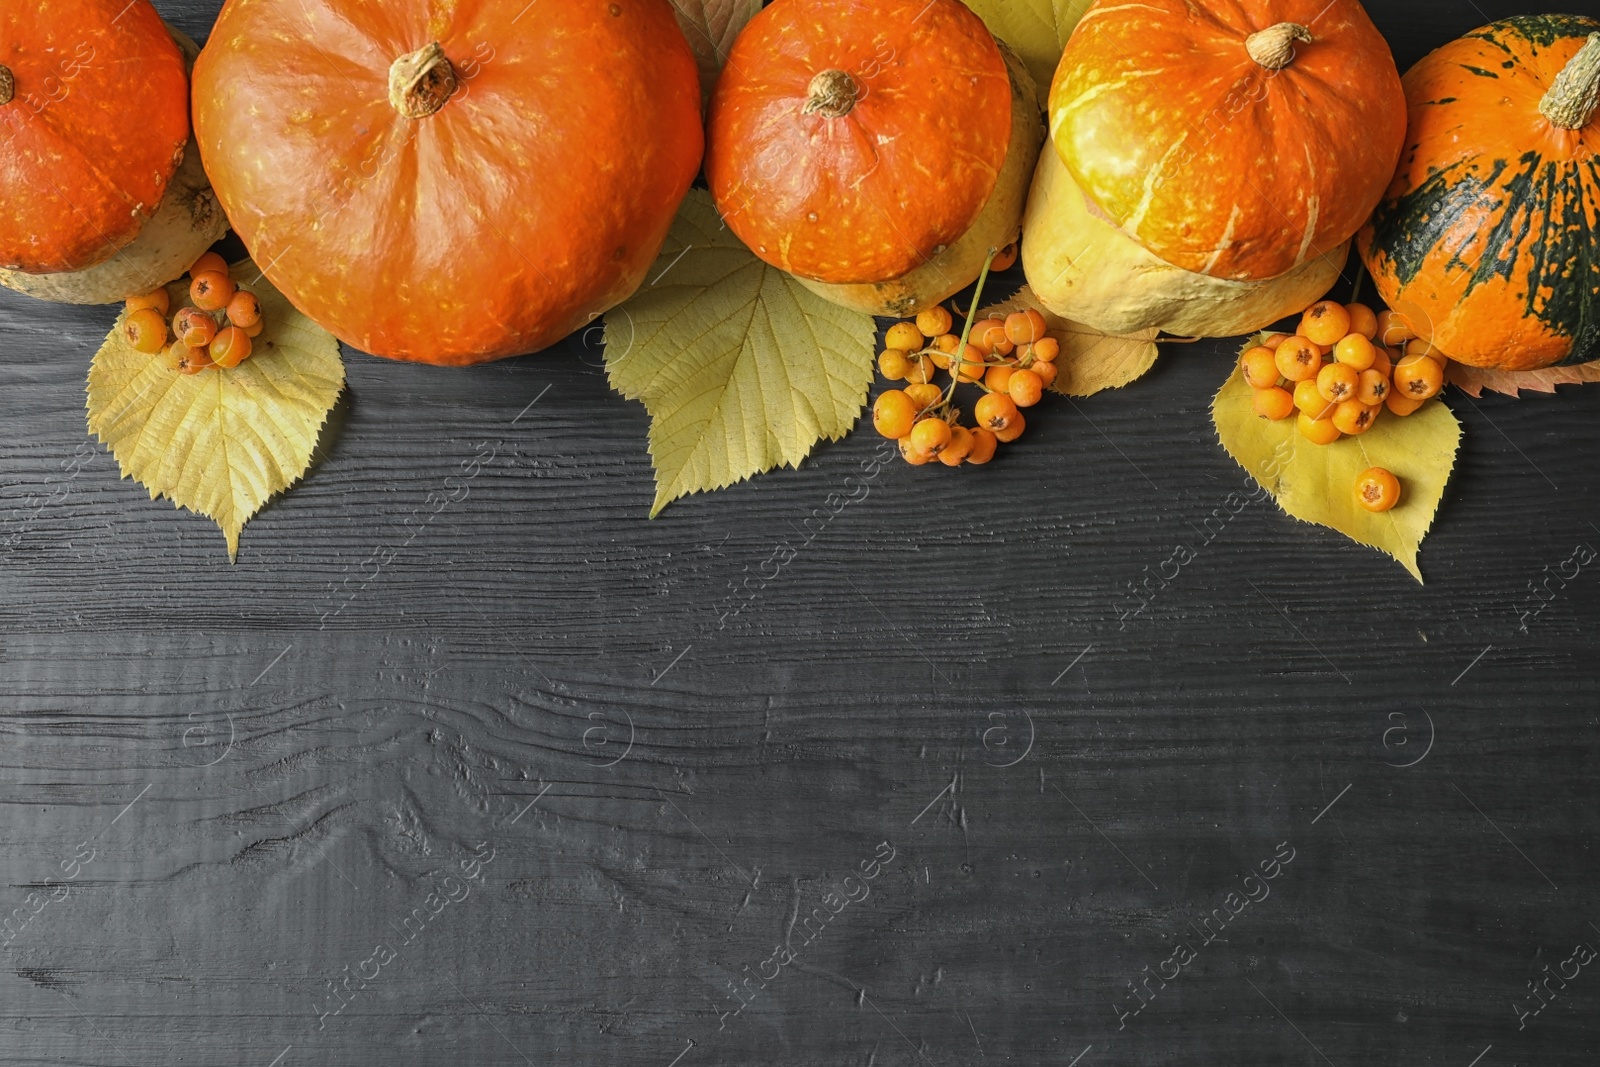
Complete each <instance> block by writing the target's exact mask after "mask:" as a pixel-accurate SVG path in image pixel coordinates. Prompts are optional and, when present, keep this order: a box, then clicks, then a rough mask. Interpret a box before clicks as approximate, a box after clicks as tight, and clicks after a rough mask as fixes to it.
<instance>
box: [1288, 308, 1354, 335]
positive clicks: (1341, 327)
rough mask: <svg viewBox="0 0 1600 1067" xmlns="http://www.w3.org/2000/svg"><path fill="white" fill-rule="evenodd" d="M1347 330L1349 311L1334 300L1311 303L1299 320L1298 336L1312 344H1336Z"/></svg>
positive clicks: (1348, 328)
mask: <svg viewBox="0 0 1600 1067" xmlns="http://www.w3.org/2000/svg"><path fill="white" fill-rule="evenodd" d="M1349 332H1350V312H1348V311H1346V310H1345V309H1344V305H1343V304H1341V303H1339V302H1337V301H1334V300H1322V301H1319V302H1317V303H1315V304H1312V305H1311V306H1310V307H1309V308H1307V309H1306V313H1305V317H1304V318H1302V319H1301V320H1300V336H1301V337H1304V338H1305V339H1306V340H1308V341H1311V342H1312V343H1314V344H1319V345H1333V344H1337V343H1338V342H1339V339H1340V338H1342V337H1344V336H1345V335H1346V334H1348V333H1349Z"/></svg>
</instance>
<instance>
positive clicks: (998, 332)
mask: <svg viewBox="0 0 1600 1067" xmlns="http://www.w3.org/2000/svg"><path fill="white" fill-rule="evenodd" d="M967 340H969V341H971V342H972V343H973V344H975V345H977V346H978V348H979V350H980V351H982V352H983V354H984V355H986V356H992V355H995V354H996V353H999V354H1000V355H1002V356H1009V355H1010V354H1011V353H1012V352H1013V351H1014V350H1015V349H1016V347H1017V346H1016V345H1014V344H1012V343H1011V338H1009V337H1007V336H1006V324H1005V323H1003V322H1001V321H1000V320H999V319H984V320H982V321H981V322H975V323H973V324H972V332H971V333H970V334H968V335H967Z"/></svg>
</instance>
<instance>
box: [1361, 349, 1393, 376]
mask: <svg viewBox="0 0 1600 1067" xmlns="http://www.w3.org/2000/svg"><path fill="white" fill-rule="evenodd" d="M1367 369H1368V370H1375V371H1377V372H1378V373H1379V374H1381V375H1383V376H1384V377H1385V378H1392V377H1394V353H1393V352H1392V351H1390V350H1389V349H1387V348H1383V347H1382V346H1379V347H1378V348H1375V349H1374V350H1373V353H1372V366H1371V367H1368V368H1367Z"/></svg>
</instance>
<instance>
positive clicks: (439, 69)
mask: <svg viewBox="0 0 1600 1067" xmlns="http://www.w3.org/2000/svg"><path fill="white" fill-rule="evenodd" d="M456 85H457V82H456V70H455V68H454V67H452V66H451V65H450V61H449V60H448V59H446V58H445V55H444V49H443V48H441V47H440V46H439V42H438V41H435V42H433V43H432V44H430V45H428V46H427V47H426V48H419V49H417V50H416V51H415V52H412V53H411V54H409V55H404V56H401V57H400V58H399V59H397V60H395V61H394V65H393V66H391V67H390V68H389V103H391V104H393V105H394V109H395V110H396V111H398V112H400V114H402V115H404V116H405V117H406V118H408V119H425V118H427V117H428V116H429V115H431V114H433V113H434V112H435V111H438V110H439V109H440V108H442V107H444V104H445V101H446V100H449V99H450V96H451V94H452V93H454V92H455V91H456Z"/></svg>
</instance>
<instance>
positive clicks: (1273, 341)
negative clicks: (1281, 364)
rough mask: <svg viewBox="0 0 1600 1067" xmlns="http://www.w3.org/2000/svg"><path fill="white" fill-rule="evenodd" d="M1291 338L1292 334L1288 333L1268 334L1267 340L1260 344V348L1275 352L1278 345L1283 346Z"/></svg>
mask: <svg viewBox="0 0 1600 1067" xmlns="http://www.w3.org/2000/svg"><path fill="white" fill-rule="evenodd" d="M1293 336H1294V335H1293V334H1288V333H1269V334H1268V335H1267V339H1266V340H1265V341H1262V342H1261V346H1262V347H1263V348H1270V349H1272V350H1274V351H1276V350H1277V348H1278V346H1279V345H1281V344H1283V342H1285V341H1287V340H1288V339H1289V338H1290V337H1293Z"/></svg>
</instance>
